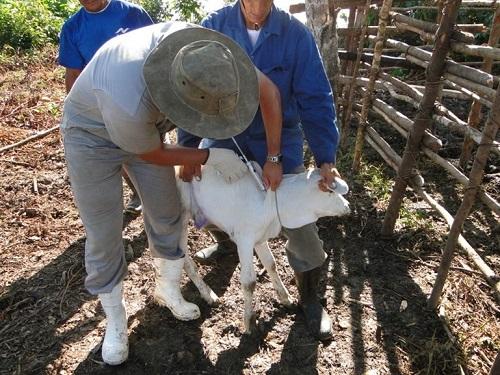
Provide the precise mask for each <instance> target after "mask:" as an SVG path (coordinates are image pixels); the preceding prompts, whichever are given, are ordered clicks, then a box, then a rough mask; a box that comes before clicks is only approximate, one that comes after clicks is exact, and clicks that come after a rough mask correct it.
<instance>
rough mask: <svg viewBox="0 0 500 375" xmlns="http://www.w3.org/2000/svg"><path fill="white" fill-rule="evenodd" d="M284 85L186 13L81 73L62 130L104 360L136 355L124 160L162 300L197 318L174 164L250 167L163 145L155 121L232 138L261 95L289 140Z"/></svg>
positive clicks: (239, 170) (123, 43) (276, 129)
mask: <svg viewBox="0 0 500 375" xmlns="http://www.w3.org/2000/svg"><path fill="white" fill-rule="evenodd" d="M277 92H278V91H277V88H276V86H275V85H274V84H273V83H272V82H271V81H270V80H269V79H268V78H267V77H265V76H264V75H263V74H262V73H260V72H259V71H258V70H257V69H255V67H254V65H253V64H252V62H251V60H250V59H249V57H248V56H247V55H246V53H245V52H244V51H243V50H242V49H241V47H239V46H238V45H237V44H236V43H235V42H234V41H232V40H231V39H230V38H228V37H226V36H224V35H223V34H220V33H218V32H216V31H211V30H208V29H204V28H202V27H199V26H194V25H190V24H185V23H176V22H171V23H164V24H157V25H152V26H148V27H144V28H141V29H138V30H134V31H131V32H130V33H127V34H124V35H120V36H117V37H115V38H113V39H111V40H110V41H108V42H107V43H106V44H104V46H103V47H102V48H101V49H99V51H98V52H97V53H96V55H95V56H94V58H93V59H92V60H91V61H90V63H89V64H88V65H87V66H86V67H85V69H84V70H83V72H82V73H81V75H80V77H79V79H78V80H77V81H76V82H75V84H74V86H73V88H72V90H71V92H70V93H69V95H68V96H67V98H66V101H65V104H64V116H63V121H62V124H61V131H62V134H63V140H64V148H65V156H66V161H67V166H68V173H69V177H70V181H71V188H72V190H73V194H74V197H75V201H76V205H77V206H78V210H79V213H80V217H81V219H82V222H83V224H84V227H85V231H86V236H87V238H86V244H85V267H86V271H87V277H86V279H85V286H86V288H87V289H88V290H89V292H90V293H92V294H98V295H99V299H100V301H101V304H102V306H103V308H104V311H105V313H106V317H107V327H106V334H105V336H104V342H103V345H102V356H103V360H104V362H106V363H108V364H111V365H117V364H120V363H122V362H124V361H125V360H126V359H127V357H128V339H127V316H126V311H125V305H124V302H123V292H122V289H123V286H122V281H123V279H124V277H125V275H126V271H127V264H126V261H125V257H124V249H123V242H122V224H123V212H122V201H123V194H122V184H121V170H122V168H124V169H125V170H126V171H127V173H128V175H129V176H130V178H131V179H132V181H133V183H134V185H135V186H136V187H137V190H138V192H139V195H140V198H141V201H142V203H143V212H144V222H145V229H146V233H147V236H148V240H149V248H150V250H151V253H152V256H153V261H154V265H155V269H156V289H155V293H154V294H155V295H154V297H155V299H156V300H157V301H158V302H159V303H160V304H162V305H164V306H166V307H168V308H169V309H170V310H171V312H172V314H173V315H174V316H175V317H176V318H178V319H181V320H192V319H197V318H198V317H199V316H200V311H199V309H198V306H196V305H195V304H192V303H189V302H187V301H185V300H184V298H183V297H182V294H181V292H180V287H179V282H180V277H181V273H182V269H183V265H184V253H183V251H182V250H181V249H180V248H179V237H180V233H181V225H182V223H181V220H180V214H181V207H180V201H179V197H178V193H177V188H176V183H175V176H174V170H173V167H172V166H173V165H194V166H199V165H203V164H205V165H212V166H213V167H214V168H216V169H217V170H219V172H220V174H221V176H222V177H223V178H225V179H226V181H228V183H230V182H231V181H234V180H236V179H238V178H239V177H241V176H242V175H243V174H244V173H246V166H245V164H244V163H243V162H242V161H241V160H240V159H239V158H238V157H237V156H236V154H235V153H234V152H233V151H231V150H224V149H212V148H211V149H205V150H201V149H192V148H184V147H180V146H174V145H169V144H164V143H163V142H162V137H161V132H160V130H159V129H158V127H157V124H160V123H164V122H165V121H164V120H165V119H166V118H168V120H169V121H171V122H172V123H173V124H175V125H177V126H178V127H180V128H183V129H185V130H186V131H189V132H190V133H193V134H196V135H198V136H200V137H211V138H216V139H220V138H227V137H231V136H234V135H236V134H239V133H241V132H242V131H243V130H244V129H245V128H246V127H247V126H248V124H249V123H250V122H251V120H252V119H253V117H254V115H255V113H256V111H257V107H258V106H259V104H263V105H262V108H263V109H262V110H263V111H264V112H265V117H266V119H267V120H266V123H267V129H268V130H269V131H270V139H271V141H272V142H275V143H276V144H278V145H279V144H280V138H279V137H280V135H279V134H280V130H281V105H280V99H279V94H277ZM197 176H198V177H201V171H200V170H199V169H198V171H197ZM277 183H279V181H277ZM271 188H276V181H275V182H274V186H271Z"/></svg>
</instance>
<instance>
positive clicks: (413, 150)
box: [382, 0, 461, 236]
mask: <svg viewBox="0 0 500 375" xmlns="http://www.w3.org/2000/svg"><path fill="white" fill-rule="evenodd" d="M460 1H461V0H450V1H448V2H447V3H446V4H445V7H444V10H443V18H442V20H441V24H440V25H439V29H438V31H437V33H436V45H435V47H434V51H433V54H432V58H431V61H430V63H429V66H428V68H427V78H426V87H425V92H424V96H423V98H422V101H421V104H420V108H419V110H418V112H417V116H416V118H415V121H414V126H413V127H412V130H411V132H410V136H409V137H408V141H407V142H406V147H405V151H404V155H403V160H402V162H401V166H400V168H399V170H398V175H397V177H396V180H395V184H394V188H393V192H392V194H391V198H390V200H389V206H388V207H387V212H386V214H385V217H384V222H383V226H382V235H384V236H389V235H392V233H393V231H394V225H395V224H396V220H397V218H398V215H399V209H400V207H401V203H402V201H403V196H404V192H405V190H406V186H407V185H408V181H409V178H410V172H411V170H412V169H413V167H414V166H415V163H416V159H417V155H418V150H419V148H420V143H421V141H422V137H423V135H424V133H425V130H426V129H427V127H428V126H429V124H430V123H431V121H432V113H433V110H434V101H435V100H436V97H437V95H438V93H439V91H440V87H441V76H442V75H443V73H444V68H445V63H446V56H447V55H448V51H449V49H450V37H451V31H452V30H453V25H454V24H455V21H456V18H457V13H458V8H459V6H460Z"/></svg>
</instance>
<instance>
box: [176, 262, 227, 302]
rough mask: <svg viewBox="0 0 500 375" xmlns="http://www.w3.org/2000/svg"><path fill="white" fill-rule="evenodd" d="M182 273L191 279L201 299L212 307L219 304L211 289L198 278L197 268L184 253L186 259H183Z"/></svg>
mask: <svg viewBox="0 0 500 375" xmlns="http://www.w3.org/2000/svg"><path fill="white" fill-rule="evenodd" d="M184 271H186V273H187V275H188V277H189V278H190V279H191V281H192V282H193V284H194V285H195V286H196V288H198V290H199V291H200V295H201V298H203V299H204V300H205V302H206V303H208V304H209V305H211V306H212V305H216V304H217V303H218V302H219V297H218V296H217V294H215V292H214V291H213V290H212V288H210V287H209V286H208V285H207V284H206V283H205V282H204V281H203V279H202V278H201V277H200V274H199V273H198V267H197V266H196V264H195V263H194V262H193V259H192V258H191V256H190V255H189V254H188V253H186V258H185V259H184Z"/></svg>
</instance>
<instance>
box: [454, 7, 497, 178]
mask: <svg viewBox="0 0 500 375" xmlns="http://www.w3.org/2000/svg"><path fill="white" fill-rule="evenodd" d="M499 39H500V7H497V9H496V11H495V17H494V18H493V20H492V28H491V32H490V37H489V39H488V45H489V46H490V47H494V46H496V44H497V43H498V40H499ZM492 67H493V59H491V58H485V59H483V65H482V66H481V69H482V70H483V71H485V72H486V73H490V72H491V69H492ZM467 122H468V125H469V127H470V128H471V129H477V128H478V127H479V123H480V122H481V102H480V101H479V100H474V102H473V103H472V105H471V108H470V112H469V118H468V120H467ZM473 145H474V141H473V140H472V138H471V137H469V136H465V139H464V143H463V145H462V153H461V154H460V165H461V166H462V168H465V166H466V164H467V162H468V161H469V159H470V156H471V154H472V149H473Z"/></svg>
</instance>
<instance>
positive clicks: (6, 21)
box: [0, 0, 205, 53]
mask: <svg viewBox="0 0 500 375" xmlns="http://www.w3.org/2000/svg"><path fill="white" fill-rule="evenodd" d="M132 2H135V3H138V4H140V5H142V6H143V7H144V9H146V11H147V12H148V13H149V14H150V15H151V18H153V20H154V21H155V22H161V21H166V20H169V19H177V20H182V21H188V22H194V23H196V22H199V21H201V19H202V18H203V16H204V15H205V14H204V13H203V11H202V8H201V3H200V1H199V0H168V1H163V0H132ZM79 8H80V3H79V1H78V0H0V52H2V53H6V52H8V51H12V50H14V51H17V50H35V49H37V48H40V47H42V46H44V45H46V44H49V43H52V44H57V43H58V41H59V40H58V36H59V31H60V30H61V26H62V24H63V23H64V21H65V20H66V19H68V18H69V17H70V16H71V15H72V14H73V13H75V12H76V11H77V10H78V9H79Z"/></svg>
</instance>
